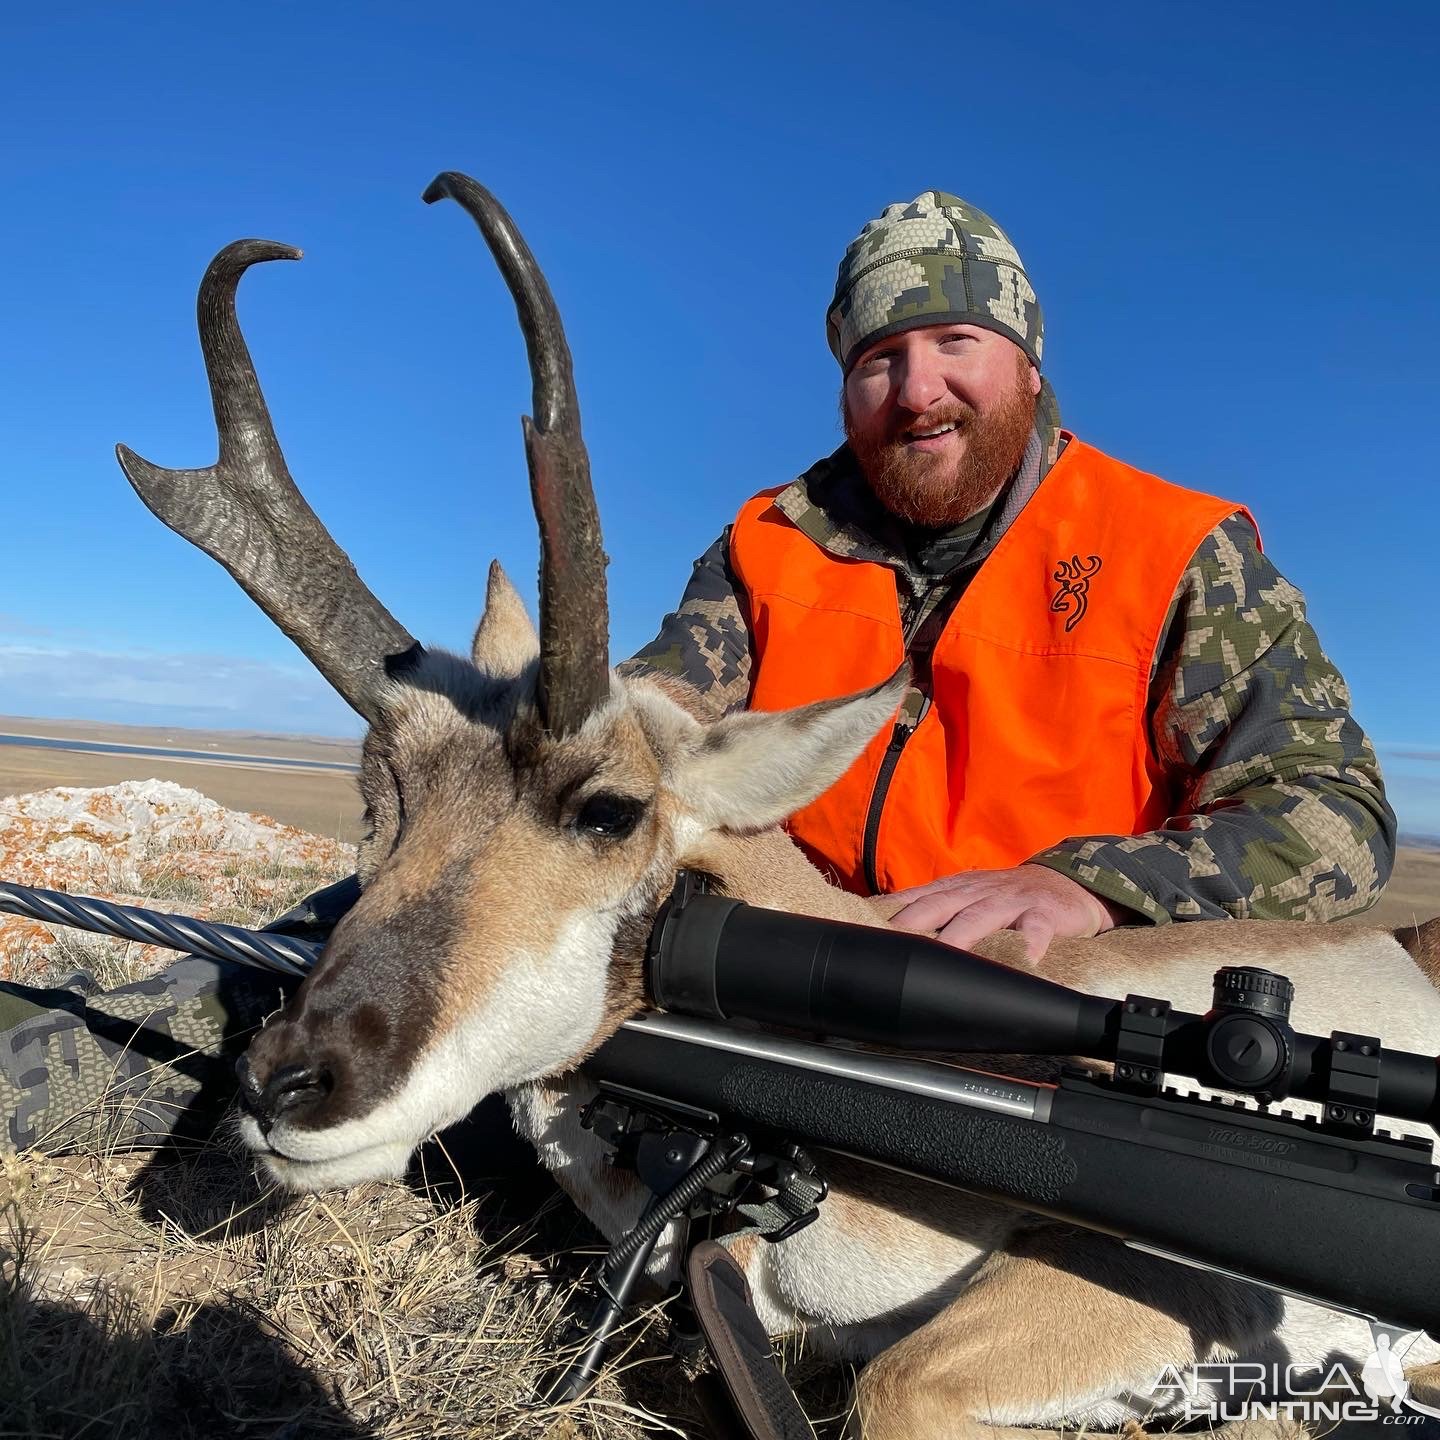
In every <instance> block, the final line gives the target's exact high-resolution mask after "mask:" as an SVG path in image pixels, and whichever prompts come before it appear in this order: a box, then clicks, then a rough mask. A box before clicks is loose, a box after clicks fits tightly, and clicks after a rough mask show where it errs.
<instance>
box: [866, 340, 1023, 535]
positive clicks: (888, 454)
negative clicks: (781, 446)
mask: <svg viewBox="0 0 1440 1440" xmlns="http://www.w3.org/2000/svg"><path fill="white" fill-rule="evenodd" d="M1021 359H1022V360H1025V357H1023V356H1022V357H1021ZM844 415H845V438H846V439H847V440H848V441H849V442H850V449H851V450H852V451H853V452H854V455H855V458H856V460H858V461H859V463H860V470H861V473H862V474H863V475H864V476H865V478H866V480H867V481H869V483H870V488H871V489H872V490H873V491H874V492H875V495H876V498H877V499H878V500H879V501H880V503H881V504H882V505H884V506H885V508H886V509H887V510H889V511H890V512H891V513H892V514H894V515H898V516H899V517H900V518H901V519H902V520H909V521H910V522H911V523H912V524H915V525H925V526H928V527H930V528H932V529H940V528H943V527H945V526H950V525H958V524H960V522H961V521H962V520H968V519H969V518H970V516H972V515H973V514H975V512H976V511H977V510H980V509H982V508H983V507H984V506H985V505H987V504H989V502H990V501H991V500H993V499H994V498H995V496H996V495H997V494H998V493H999V491H1000V487H1001V486H1002V485H1004V484H1005V482H1006V481H1007V480H1009V479H1010V477H1011V476H1012V475H1014V474H1015V472H1016V471H1017V470H1018V469H1019V468H1020V461H1021V460H1022V459H1023V458H1024V456H1025V446H1026V445H1027V444H1028V443H1029V441H1030V432H1031V431H1032V430H1033V429H1034V428H1035V396H1034V395H1033V394H1032V393H1031V390H1030V364H1029V361H1028V360H1025V363H1024V364H1022V365H1020V366H1018V367H1017V373H1016V384H1015V389H1014V391H1013V393H1012V394H1010V395H1009V396H1008V397H1007V398H1006V399H1005V400H1004V402H1003V403H1002V404H1000V405H999V406H998V407H997V408H996V409H995V410H994V411H992V412H991V413H990V414H989V415H985V416H981V415H979V414H978V413H977V412H976V410H975V409H974V407H973V406H971V405H967V404H966V403H965V402H964V401H963V400H957V399H955V397H954V396H950V397H949V398H948V399H947V401H946V402H945V404H944V405H943V406H940V407H937V408H936V409H935V410H933V411H928V412H927V413H926V414H925V416H924V417H923V420H922V419H921V417H912V418H910V419H908V420H907V421H906V422H905V423H904V425H903V426H899V427H897V429H896V431H895V432H894V433H893V434H892V435H890V436H887V437H886V438H885V439H882V440H875V439H872V438H870V437H861V436H858V435H857V434H856V433H855V431H854V430H853V428H852V427H851V424H850V414H849V409H848V407H845V411H844ZM952 421H953V422H954V423H955V424H956V425H957V427H958V428H959V431H960V433H961V434H962V435H963V436H964V437H965V449H964V453H963V454H962V455H961V456H960V457H959V459H958V460H956V459H954V458H952V457H951V456H949V455H935V454H926V453H925V452H924V451H915V450H912V449H911V448H910V446H909V445H907V444H906V443H905V442H904V441H903V440H901V439H900V438H899V437H900V435H901V434H903V433H904V431H906V430H909V429H911V428H913V427H916V426H920V427H921V428H924V429H927V430H929V429H933V428H934V427H936V426H939V425H948V424H950V423H951V422H952Z"/></svg>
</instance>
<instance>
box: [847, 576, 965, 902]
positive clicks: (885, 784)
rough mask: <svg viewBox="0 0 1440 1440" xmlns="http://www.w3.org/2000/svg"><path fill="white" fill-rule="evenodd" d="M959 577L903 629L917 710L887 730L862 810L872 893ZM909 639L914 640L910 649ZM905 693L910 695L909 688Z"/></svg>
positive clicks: (864, 860)
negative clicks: (888, 814) (888, 813)
mask: <svg viewBox="0 0 1440 1440" xmlns="http://www.w3.org/2000/svg"><path fill="white" fill-rule="evenodd" d="M966 568H968V565H967V566H961V567H960V569H961V570H963V569H966ZM959 578H960V576H959V574H958V573H956V572H952V573H951V574H950V575H947V576H946V577H945V578H944V579H943V580H941V581H940V582H939V584H941V585H946V584H948V585H949V586H950V587H951V588H950V593H949V594H948V595H946V596H945V597H944V598H943V599H942V600H941V601H940V603H939V604H938V605H936V606H935V608H934V609H933V610H931V611H929V612H928V614H927V613H926V610H925V603H924V601H922V602H921V604H920V608H919V615H920V616H921V617H923V618H920V619H918V620H916V621H915V622H912V624H911V627H910V629H909V630H908V631H906V632H905V634H904V635H903V637H902V640H901V644H902V646H903V648H904V651H905V654H906V655H908V656H909V657H910V660H911V663H912V665H913V666H914V674H913V676H912V678H911V683H910V688H911V689H912V690H916V691H918V692H919V694H920V709H919V710H918V711H917V712H916V714H915V719H914V722H913V723H910V722H907V721H906V720H905V718H904V717H903V716H902V718H900V719H899V720H897V721H896V722H895V728H894V729H893V730H892V731H891V732H890V743H889V744H888V745H887V746H886V747H885V754H884V755H883V756H882V757H881V760H880V769H879V770H878V771H877V772H876V774H875V785H874V788H873V789H872V790H871V791H870V806H869V808H868V809H867V810H866V812H865V834H864V839H863V841H862V842H861V848H860V860H861V866H862V868H863V869H864V872H865V884H866V887H867V888H868V889H869V891H870V893H871V894H872V895H878V894H879V893H880V877H879V876H878V875H877V874H876V871H875V866H876V858H875V852H876V849H877V848H878V845H879V840H880V817H881V815H882V814H883V813H884V810H885V797H886V795H887V794H888V793H889V790H890V782H891V780H892V779H894V776H895V770H896V767H897V766H898V765H899V764H900V756H901V755H902V754H903V753H904V750H905V746H906V745H907V744H908V743H909V740H910V737H911V736H912V735H913V734H914V733H915V732H916V730H918V729H919V728H920V722H921V721H922V720H923V719H924V718H925V716H926V715H927V714H928V713H929V710H930V701H931V698H932V690H933V682H934V677H933V674H932V672H931V661H932V657H933V655H934V651H935V645H936V642H937V641H938V640H939V638H940V632H941V631H942V630H944V628H945V624H946V622H947V621H948V620H949V619H950V616H951V615H952V614H953V613H954V610H955V606H956V605H957V604H959V601H960V597H961V595H963V594H964V592H965V589H966V586H965V585H962V584H959V583H957V582H958V580H959ZM934 590H935V587H934V586H931V588H930V589H929V590H927V591H926V592H925V599H926V600H928V599H929V598H930V596H931V595H932V594H933V593H934ZM912 641H913V642H914V643H913V648H912ZM906 693H907V695H908V694H909V692H908V691H907V692H906ZM902 703H903V702H902Z"/></svg>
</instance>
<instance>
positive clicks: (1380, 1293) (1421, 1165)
mask: <svg viewBox="0 0 1440 1440" xmlns="http://www.w3.org/2000/svg"><path fill="white" fill-rule="evenodd" d="M583 1069H584V1071H585V1073H586V1074H587V1075H588V1076H589V1077H590V1078H591V1079H592V1080H595V1081H598V1082H601V1083H605V1082H609V1083H612V1084H615V1085H620V1086H624V1087H627V1088H628V1089H630V1090H633V1091H642V1092H645V1093H647V1094H649V1095H652V1096H654V1097H656V1098H657V1100H660V1101H670V1102H677V1103H678V1104H680V1105H684V1106H690V1107H697V1108H699V1109H702V1110H708V1111H713V1112H715V1113H716V1114H717V1115H718V1116H719V1123H720V1125H721V1126H722V1127H727V1128H737V1127H738V1128H742V1129H743V1128H748V1129H750V1130H751V1131H752V1132H771V1133H778V1134H780V1135H783V1136H785V1137H787V1138H789V1139H793V1140H795V1141H798V1142H800V1143H801V1144H804V1145H806V1146H809V1147H816V1148H819V1149H822V1150H830V1151H835V1152H840V1153H843V1154H846V1155H850V1156H853V1157H855V1158H858V1159H861V1160H866V1161H870V1162H873V1163H875V1164H877V1165H881V1166H887V1167H891V1168H894V1169H898V1170H902V1171H905V1172H907V1173H909V1174H912V1175H916V1176H919V1177H922V1178H924V1179H928V1180H934V1181H939V1182H941V1183H943V1184H947V1185H952V1186H955V1187H957V1188H959V1189H961V1190H965V1191H968V1192H970V1193H973V1194H976V1195H981V1196H984V1197H986V1198H988V1199H992V1200H997V1201H1000V1202H1003V1203H1005V1204H1008V1205H1013V1206H1016V1207H1018V1208H1020V1209H1022V1210H1025V1211H1030V1212H1033V1213H1036V1214H1039V1215H1043V1216H1047V1217H1049V1218H1052V1219H1054V1220H1058V1221H1063V1222H1067V1223H1070V1224H1074V1225H1078V1226H1082V1227H1084V1228H1086V1229H1091V1230H1096V1231H1100V1232H1102V1233H1105V1234H1109V1235H1113V1236H1116V1237H1117V1238H1119V1239H1121V1240H1123V1241H1126V1242H1127V1243H1130V1244H1133V1245H1137V1246H1139V1247H1141V1248H1145V1249H1149V1250H1154V1251H1159V1252H1162V1253H1164V1254H1166V1255H1168V1256H1170V1257H1171V1258H1174V1259H1179V1260H1185V1261H1189V1262H1190V1263H1193V1264H1197V1265H1200V1266H1202V1267H1204V1268H1208V1269H1212V1270H1217V1271H1221V1272H1224V1273H1228V1274H1230V1275H1233V1276H1236V1277H1238V1278H1241V1279H1245V1280H1251V1281H1255V1282H1258V1283H1260V1284H1264V1285H1268V1286H1270V1287H1272V1288H1275V1289H1278V1290H1282V1291H1285V1292H1287V1293H1290V1294H1293V1295H1297V1296H1300V1297H1303V1298H1307V1299H1311V1300H1314V1301H1316V1302H1318V1303H1321V1304H1326V1305H1332V1306H1335V1307H1337V1308H1341V1309H1349V1310H1353V1311H1355V1312H1357V1313H1359V1314H1362V1315H1365V1316H1367V1317H1370V1318H1377V1319H1382V1320H1385V1321H1387V1322H1389V1323H1392V1324H1398V1325H1403V1326H1405V1327H1407V1328H1411V1329H1423V1330H1427V1331H1429V1332H1430V1333H1431V1334H1440V1260H1437V1257H1440V1173H1437V1171H1436V1169H1435V1167H1434V1164H1433V1161H1432V1160H1431V1158H1430V1147H1429V1146H1428V1144H1426V1143H1424V1142H1423V1141H1406V1140H1397V1139H1378V1138H1367V1139H1350V1138H1347V1137H1338V1136H1329V1135H1322V1134H1320V1133H1318V1132H1316V1131H1313V1130H1306V1129H1302V1128H1301V1127H1300V1126H1299V1125H1298V1124H1297V1123H1296V1122H1295V1121H1293V1120H1291V1121H1287V1120H1284V1119H1279V1118H1275V1117H1273V1116H1269V1115H1264V1114H1260V1113H1257V1112H1255V1111H1251V1110H1248V1109H1244V1108H1241V1107H1239V1106H1235V1105H1233V1104H1226V1103H1225V1102H1222V1101H1205V1100H1198V1099H1182V1098H1179V1097H1177V1096H1175V1095H1173V1094H1166V1095H1164V1096H1162V1097H1156V1098H1154V1099H1146V1098H1142V1097H1137V1096H1130V1095H1125V1094H1123V1093H1116V1092H1115V1091H1113V1090H1111V1089H1109V1088H1108V1087H1107V1086H1106V1084H1105V1083H1103V1082H1096V1081H1094V1080H1091V1079H1085V1078H1082V1077H1081V1075H1080V1074H1079V1073H1076V1072H1069V1073H1067V1074H1065V1075H1064V1076H1063V1077H1062V1079H1061V1080H1060V1082H1059V1084H1058V1085H1043V1084H1032V1083H1029V1082H1024V1081H1019V1080H1014V1079H1010V1078H1008V1077H1004V1076H995V1075H988V1074H986V1073H984V1072H981V1071H975V1070H967V1069H963V1068H961V1067H958V1066H950V1065H944V1064H938V1063H934V1062H929V1061H923V1060H916V1059H909V1058H894V1057H890V1056H881V1055H876V1054H872V1053H867V1052H862V1051H856V1050H850V1049H837V1048H834V1047H830V1046H822V1045H815V1044H811V1043H807V1042H804V1041H798V1040H792V1039H788V1038H784V1037H780V1036H775V1035H771V1034H766V1033H762V1032H758V1031H751V1030H743V1031H742V1030H737V1029H732V1028H730V1027H727V1026H723V1025H719V1024H715V1023H713V1022H711V1021H700V1020H692V1019H688V1018H684V1017H679V1016H674V1015H668V1014H659V1013H656V1014H650V1015H646V1016H644V1017H641V1018H639V1019H637V1020H633V1021H630V1022H628V1023H627V1024H626V1025H624V1026H623V1027H622V1028H621V1029H620V1031H619V1032H618V1033H617V1034H616V1035H614V1036H613V1037H612V1038H611V1039H610V1040H609V1041H607V1042H606V1044H605V1045H604V1046H603V1047H601V1049H600V1050H599V1051H598V1052H597V1053H596V1054H595V1055H594V1056H592V1057H591V1058H590V1059H589V1060H588V1061H586V1062H585V1065H584V1067H583ZM822 1168H823V1167H822Z"/></svg>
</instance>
